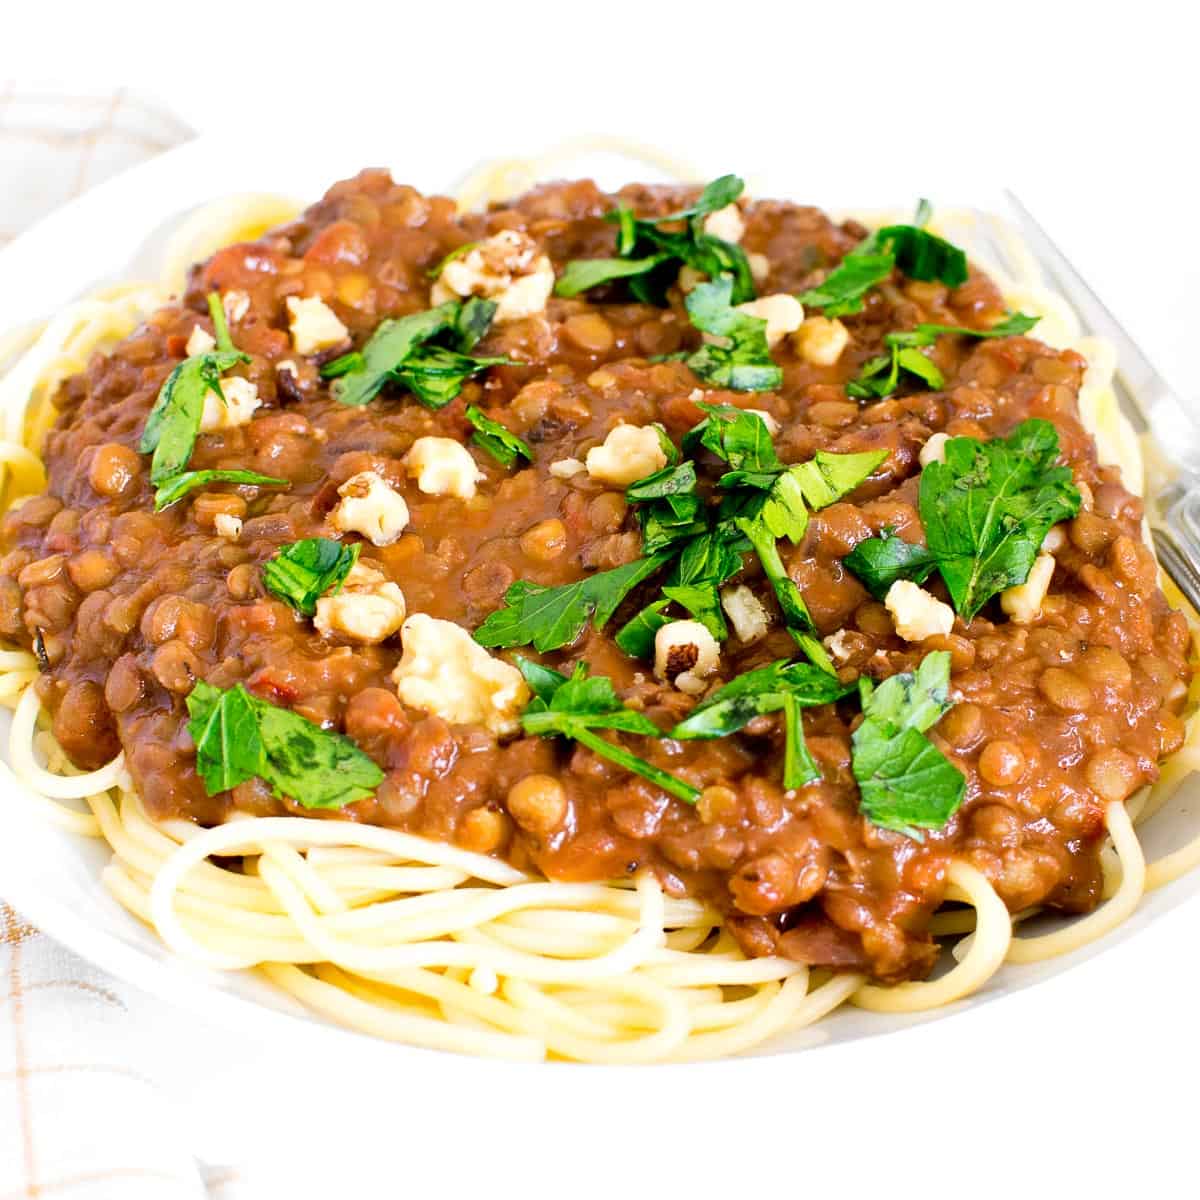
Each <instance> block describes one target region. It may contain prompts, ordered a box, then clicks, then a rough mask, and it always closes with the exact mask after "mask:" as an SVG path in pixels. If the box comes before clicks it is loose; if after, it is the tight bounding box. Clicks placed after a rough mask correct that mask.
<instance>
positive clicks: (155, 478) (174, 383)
mask: <svg viewBox="0 0 1200 1200" xmlns="http://www.w3.org/2000/svg"><path fill="white" fill-rule="evenodd" d="M207 299H208V311H209V313H210V314H211V316H212V322H213V329H214V332H215V336H216V341H217V345H216V348H215V349H213V350H209V351H206V352H205V353H203V354H193V355H191V356H190V357H189V358H185V359H184V360H183V362H181V363H180V364H179V365H178V366H177V367H176V368H175V369H174V370H173V371H172V372H171V373H170V375H168V376H167V378H166V381H165V382H164V383H163V385H162V387H161V388H160V389H159V392H158V397H157V399H156V400H155V401H154V407H153V408H152V409H151V410H150V415H149V416H148V417H147V418H146V424H145V427H144V428H143V430H142V437H141V440H140V441H139V442H138V450H139V451H140V452H141V453H142V454H150V453H151V452H153V454H154V457H153V459H151V462H150V482H151V483H155V484H158V483H162V482H163V481H164V480H167V479H170V478H171V476H172V475H177V474H178V473H179V472H180V471H182V470H183V468H184V467H186V466H187V464H188V459H190V458H191V457H192V450H193V449H195V446H196V438H197V437H198V436H199V434H200V419H201V417H202V416H203V414H204V397H205V396H206V395H207V394H208V393H209V392H216V394H217V395H218V396H219V397H220V399H221V403H222V404H223V403H224V402H225V395H224V393H223V392H222V391H221V376H222V375H223V374H224V373H225V372H226V371H228V370H230V369H231V368H233V367H235V366H237V365H238V363H248V362H249V361H250V355H248V354H243V353H242V352H241V351H240V350H239V349H238V348H237V347H236V346H234V344H233V340H232V339H231V338H230V336H229V326H228V325H227V324H226V321H225V309H224V307H223V306H222V304H221V297H220V295H219V294H218V293H216V292H210V293H209V295H208V298H207Z"/></svg>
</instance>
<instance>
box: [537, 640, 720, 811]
mask: <svg viewBox="0 0 1200 1200" xmlns="http://www.w3.org/2000/svg"><path fill="white" fill-rule="evenodd" d="M517 666H518V667H520V669H521V674H522V675H524V676H525V680H526V682H527V683H528V684H529V686H530V688H531V689H532V690H533V693H534V698H533V699H532V700H531V701H530V702H529V705H528V706H527V707H526V709H525V711H524V713H522V715H521V727H522V729H524V731H525V732H526V733H529V734H535V735H537V736H540V737H553V736H555V735H558V736H560V737H567V738H571V739H572V740H573V741H576V742H578V743H579V744H580V745H581V746H586V747H587V748H588V749H589V750H591V751H592V752H593V753H595V754H598V755H600V756H601V757H602V758H607V759H608V760H609V761H610V762H615V763H617V764H618V765H619V766H622V767H624V768H625V769H626V770H628V771H632V772H633V773H634V774H636V775H640V776H641V777H642V778H643V779H648V780H649V781H650V782H651V783H653V784H656V785H657V786H658V787H660V788H662V790H663V791H664V792H666V793H667V794H668V795H671V796H674V797H676V798H677V799H679V800H684V801H686V802H687V803H688V804H695V803H696V801H697V800H698V799H699V798H700V789H699V788H695V787H693V786H692V785H691V784H690V783H685V782H684V781H683V780H682V779H677V778H676V777H675V776H674V775H671V774H670V773H669V772H667V771H664V770H662V769H661V768H659V767H656V766H654V765H652V764H651V763H648V762H646V760H645V759H643V758H639V757H638V756H637V755H636V754H634V753H633V752H632V751H630V750H627V749H625V747H624V746H622V745H620V744H619V743H616V742H610V741H608V740H607V739H606V738H602V737H600V735H599V734H597V733H595V732H594V730H597V729H613V730H619V731H621V732H623V733H634V734H640V735H642V736H644V737H654V738H657V737H660V736H661V734H660V732H659V729H658V727H657V726H656V725H655V724H654V723H653V722H652V721H651V720H650V719H649V718H648V717H646V716H645V715H643V714H642V713H640V712H635V711H634V710H633V709H631V708H626V707H625V705H624V704H622V703H621V700H620V697H618V696H617V694H616V692H615V691H614V690H613V685H612V680H611V679H609V678H607V677H606V676H604V675H594V676H591V677H589V676H588V673H587V670H588V669H587V665H586V664H585V663H576V665H575V671H574V673H573V674H572V675H571V677H570V678H568V677H567V676H566V675H563V674H561V673H560V672H558V671H553V670H551V669H550V668H549V667H543V666H540V665H539V664H537V663H531V662H530V661H529V660H528V659H525V658H520V657H518V658H517Z"/></svg>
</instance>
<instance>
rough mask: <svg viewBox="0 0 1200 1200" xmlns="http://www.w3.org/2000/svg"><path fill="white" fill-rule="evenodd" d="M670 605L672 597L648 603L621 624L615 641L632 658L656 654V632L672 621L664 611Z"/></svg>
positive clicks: (648, 656)
mask: <svg viewBox="0 0 1200 1200" xmlns="http://www.w3.org/2000/svg"><path fill="white" fill-rule="evenodd" d="M670 605H671V600H670V597H663V599H661V600H655V601H654V603H653V604H647V605H646V607H645V608H643V609H642V611H641V612H640V613H638V614H637V615H636V616H634V617H632V618H630V620H628V621H626V622H625V624H624V625H622V626H621V628H620V629H619V630H618V631H617V634H616V637H614V638H613V641H615V642H616V643H617V646H618V647H619V648H620V649H621V650H623V651H624V652H625V653H626V654H628V655H629V657H630V658H650V657H651V656H652V655H653V654H654V637H655V634H657V633H658V631H659V630H660V629H661V628H662V627H663V626H664V625H669V624H670V623H671V618H670V617H668V616H667V614H666V613H665V612H664V609H667V608H669V607H670Z"/></svg>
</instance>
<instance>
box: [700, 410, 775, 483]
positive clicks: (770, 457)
mask: <svg viewBox="0 0 1200 1200" xmlns="http://www.w3.org/2000/svg"><path fill="white" fill-rule="evenodd" d="M698 407H699V408H700V409H701V410H702V411H703V412H704V413H705V414H706V415H705V418H704V420H703V421H701V422H700V424H698V425H696V426H694V427H693V428H692V429H689V430H688V432H687V433H686V434H684V437H683V448H684V450H685V451H686V452H687V453H695V451H696V448H697V447H698V446H703V447H704V448H705V449H706V450H711V451H712V453H713V454H715V455H716V456H717V457H718V458H719V459H721V460H722V461H723V462H725V463H728V464H729V466H730V467H731V468H732V470H731V471H728V472H726V474H724V475H722V476H721V479H720V484H721V486H722V487H723V488H731V487H737V486H740V485H748V486H750V487H757V488H769V487H770V486H771V484H772V483H773V482H774V480H775V476H776V475H778V474H779V472H780V471H782V470H784V464H783V463H782V462H780V461H779V457H778V455H776V453H775V447H774V445H773V444H772V442H771V431H770V430H769V429H768V428H767V423H766V422H765V421H764V420H763V419H762V417H760V416H759V415H758V413H755V412H750V411H749V410H748V409H744V408H738V407H737V406H736V405H733V404H705V403H703V402H701V403H700V404H699V405H698Z"/></svg>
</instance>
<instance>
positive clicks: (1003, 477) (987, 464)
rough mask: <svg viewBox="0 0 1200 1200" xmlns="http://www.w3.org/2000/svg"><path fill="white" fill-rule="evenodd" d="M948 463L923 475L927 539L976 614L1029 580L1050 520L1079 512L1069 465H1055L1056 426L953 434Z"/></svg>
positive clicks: (967, 609) (956, 594) (968, 614)
mask: <svg viewBox="0 0 1200 1200" xmlns="http://www.w3.org/2000/svg"><path fill="white" fill-rule="evenodd" d="M945 451H946V461H945V462H944V463H940V462H931V463H930V464H929V465H928V466H927V467H926V468H925V469H924V471H922V473H921V490H920V510H921V520H922V522H923V523H924V525H925V540H926V541H927V542H928V544H929V550H930V552H931V553H932V554H933V556H934V557H935V558H936V559H937V564H938V570H939V571H940V572H941V575H942V578H943V579H944V580H945V582H946V587H947V588H949V590H950V596H951V599H952V600H953V601H954V607H955V608H956V609H957V610H958V612H959V613H960V615H961V616H962V617H963V618H964V619H965V620H968V621H969V620H970V619H971V618H972V617H973V616H974V615H975V614H976V613H977V612H978V611H979V610H980V609H981V608H982V607H983V606H984V604H986V603H987V601H988V600H989V599H990V598H991V597H992V596H994V595H995V594H996V593H997V592H1001V591H1003V590H1004V589H1005V588H1008V587H1013V586H1015V585H1017V584H1021V583H1024V582H1025V580H1026V579H1027V578H1028V577H1029V572H1030V569H1031V568H1032V567H1033V562H1034V559H1035V558H1036V557H1037V555H1038V551H1039V549H1040V547H1041V544H1042V541H1043V539H1044V538H1045V536H1046V533H1047V532H1048V531H1049V529H1050V526H1051V525H1055V524H1057V523H1058V522H1059V521H1066V520H1069V519H1070V518H1071V517H1074V516H1075V515H1076V513H1078V512H1079V504H1080V496H1079V490H1078V488H1076V487H1075V484H1074V482H1073V477H1072V474H1071V468H1070V467H1066V466H1055V465H1054V464H1055V462H1056V461H1057V459H1058V453H1059V447H1058V432H1057V431H1056V430H1055V428H1054V426H1053V425H1052V424H1050V422H1049V421H1043V420H1039V419H1036V418H1035V419H1031V420H1028V421H1023V422H1022V423H1021V424H1020V425H1018V426H1017V427H1016V428H1015V429H1014V430H1013V431H1012V433H1011V434H1009V436H1008V437H1006V438H994V439H993V440H991V441H988V442H980V441H976V440H975V439H974V438H966V437H959V438H951V439H950V440H949V441H948V442H946V444H945Z"/></svg>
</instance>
